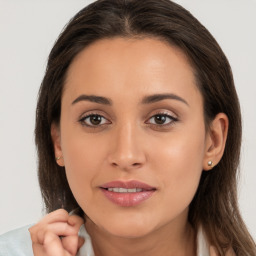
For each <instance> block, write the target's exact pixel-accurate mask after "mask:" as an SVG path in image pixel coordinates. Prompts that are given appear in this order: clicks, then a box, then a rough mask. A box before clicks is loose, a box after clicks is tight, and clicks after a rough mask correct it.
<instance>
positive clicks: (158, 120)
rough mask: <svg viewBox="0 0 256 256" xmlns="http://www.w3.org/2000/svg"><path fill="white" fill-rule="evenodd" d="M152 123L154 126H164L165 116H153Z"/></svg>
mask: <svg viewBox="0 0 256 256" xmlns="http://www.w3.org/2000/svg"><path fill="white" fill-rule="evenodd" d="M154 121H155V123H156V124H164V123H165V122H166V116H164V115H156V116H154Z"/></svg>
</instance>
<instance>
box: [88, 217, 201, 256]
mask: <svg viewBox="0 0 256 256" xmlns="http://www.w3.org/2000/svg"><path fill="white" fill-rule="evenodd" d="M85 227H86V230H87V232H88V233H89V235H90V236H91V239H92V245H93V248H94V253H95V256H99V255H104V256H109V255H111V256H115V255H126V256H138V255H140V256H141V255H147V256H151V255H154V256H155V255H159V256H160V255H169V256H174V255H175V256H195V255H196V236H195V233H194V230H193V228H192V227H191V225H190V224H189V223H188V222H187V221H185V222H184V223H180V222H179V221H178V222H175V223H169V224H166V225H164V226H163V227H160V228H159V229H157V230H154V231H152V232H151V233H149V234H147V235H145V236H143V237H137V238H124V237H117V236H114V235H111V233H109V232H107V231H105V230H103V229H101V228H99V227H97V226H96V225H95V224H94V223H93V222H92V221H91V220H90V219H89V218H87V219H86V224H85Z"/></svg>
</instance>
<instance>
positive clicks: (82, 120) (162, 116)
mask: <svg viewBox="0 0 256 256" xmlns="http://www.w3.org/2000/svg"><path fill="white" fill-rule="evenodd" d="M92 117H97V118H100V119H101V120H102V119H104V120H105V122H104V123H103V124H98V125H97V124H95V125H94V124H88V123H86V120H88V119H89V120H90V118H92ZM156 117H161V118H165V120H166V118H168V119H170V121H169V122H168V123H167V124H157V123H156V122H155V123H149V121H150V120H151V119H153V118H156ZM101 120H100V121H101ZM177 121H178V119H177V118H176V117H173V116H171V115H170V114H167V113H161V112H159V113H157V114H155V115H153V116H151V117H150V118H149V119H147V121H146V124H149V125H151V126H155V127H158V128H161V127H169V126H171V125H173V124H174V123H175V122H177ZM79 122H80V123H81V124H82V125H83V126H86V127H89V128H92V129H96V128H99V127H102V126H105V125H107V124H111V122H110V121H109V120H108V119H107V118H105V117H104V116H103V115H100V114H97V113H90V114H87V115H86V116H83V117H82V118H81V119H79ZM90 122H91V121H90Z"/></svg>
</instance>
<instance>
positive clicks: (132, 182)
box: [100, 180, 156, 190]
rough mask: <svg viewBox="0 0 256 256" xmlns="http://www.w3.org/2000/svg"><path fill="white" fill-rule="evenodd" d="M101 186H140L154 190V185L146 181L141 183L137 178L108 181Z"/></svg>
mask: <svg viewBox="0 0 256 256" xmlns="http://www.w3.org/2000/svg"><path fill="white" fill-rule="evenodd" d="M100 187H101V188H105V189H107V188H127V189H128V188H141V189H143V190H156V188H155V187H152V186H150V185H148V184H146V183H143V182H141V181H138V180H130V181H121V180H115V181H110V182H107V183H105V184H102V185H101V186H100Z"/></svg>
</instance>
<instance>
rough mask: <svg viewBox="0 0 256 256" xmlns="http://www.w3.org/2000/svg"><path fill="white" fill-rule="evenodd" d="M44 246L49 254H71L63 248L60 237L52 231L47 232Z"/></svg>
mask: <svg viewBox="0 0 256 256" xmlns="http://www.w3.org/2000/svg"><path fill="white" fill-rule="evenodd" d="M43 248H44V250H45V252H46V255H47V256H64V255H65V256H70V253H68V252H67V251H65V249H64V248H63V246H62V242H61V240H60V238H59V237H58V236H57V235H55V234H53V233H51V232H47V233H46V234H45V241H44V245H43Z"/></svg>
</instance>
